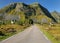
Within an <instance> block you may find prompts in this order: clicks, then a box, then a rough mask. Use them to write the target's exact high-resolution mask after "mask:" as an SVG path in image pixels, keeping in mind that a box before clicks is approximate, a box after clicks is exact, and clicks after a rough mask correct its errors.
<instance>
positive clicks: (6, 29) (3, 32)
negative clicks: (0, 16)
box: [0, 24, 29, 41]
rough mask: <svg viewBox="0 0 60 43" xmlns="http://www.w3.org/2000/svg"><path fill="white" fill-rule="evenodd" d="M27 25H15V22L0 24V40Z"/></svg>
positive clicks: (23, 28)
mask: <svg viewBox="0 0 60 43" xmlns="http://www.w3.org/2000/svg"><path fill="white" fill-rule="evenodd" d="M28 26H29V25H23V26H22V25H17V24H10V25H1V26H0V41H2V40H4V39H6V38H8V37H10V36H12V35H14V34H16V33H18V32H21V31H23V30H25V28H26V27H28Z"/></svg>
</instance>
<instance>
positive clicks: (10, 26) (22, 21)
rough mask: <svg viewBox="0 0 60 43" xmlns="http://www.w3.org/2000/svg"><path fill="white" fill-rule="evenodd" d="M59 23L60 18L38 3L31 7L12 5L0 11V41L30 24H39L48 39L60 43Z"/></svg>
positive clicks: (22, 4)
mask: <svg viewBox="0 0 60 43" xmlns="http://www.w3.org/2000/svg"><path fill="white" fill-rule="evenodd" d="M59 22H60V16H58V15H57V14H55V13H53V14H50V13H49V11H48V10H47V9H46V8H44V7H43V6H41V5H40V4H39V3H34V4H31V5H26V4H24V3H12V4H10V5H8V6H6V7H4V8H2V9H0V40H3V39H5V38H7V37H9V36H12V35H14V34H16V33H18V32H21V31H23V30H25V28H26V27H28V26H30V25H31V24H34V23H39V24H41V25H40V28H41V30H42V31H43V32H44V33H45V34H46V35H47V36H48V38H49V39H51V40H52V41H53V42H54V41H56V42H60V30H59V28H60V26H59V25H60V24H58V23H59ZM50 23H52V24H53V25H51V24H50ZM55 23H57V24H55ZM56 42H55V43H56Z"/></svg>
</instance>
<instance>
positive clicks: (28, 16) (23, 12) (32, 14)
mask: <svg viewBox="0 0 60 43" xmlns="http://www.w3.org/2000/svg"><path fill="white" fill-rule="evenodd" d="M1 14H3V16H1V17H2V18H3V19H2V20H5V17H6V16H8V15H12V16H13V17H12V18H14V15H16V16H18V18H19V19H18V21H20V22H23V23H25V22H27V23H29V21H30V20H32V21H33V22H34V23H53V22H54V23H58V22H57V20H56V19H55V18H54V17H53V16H52V15H51V14H50V13H49V11H48V10H47V9H46V8H44V7H43V6H41V5H40V4H39V3H33V4H30V5H27V4H25V3H12V4H10V5H8V6H6V7H4V8H2V9H0V15H1ZM4 15H6V16H4ZM0 20H1V19H0ZM10 20H12V19H10ZM13 20H16V19H13ZM16 21H17V20H16Z"/></svg>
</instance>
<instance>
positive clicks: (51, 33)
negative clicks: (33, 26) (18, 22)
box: [38, 24, 60, 43]
mask: <svg viewBox="0 0 60 43" xmlns="http://www.w3.org/2000/svg"><path fill="white" fill-rule="evenodd" d="M38 26H39V28H40V30H41V31H42V32H43V33H44V34H45V35H46V36H47V38H48V39H49V40H51V42H52V43H60V24H54V25H51V26H50V25H47V24H43V25H38Z"/></svg>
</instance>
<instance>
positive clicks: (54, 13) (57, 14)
mask: <svg viewBox="0 0 60 43" xmlns="http://www.w3.org/2000/svg"><path fill="white" fill-rule="evenodd" d="M51 15H52V16H53V17H54V18H55V20H57V22H58V23H60V13H59V12H57V11H53V12H51Z"/></svg>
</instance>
